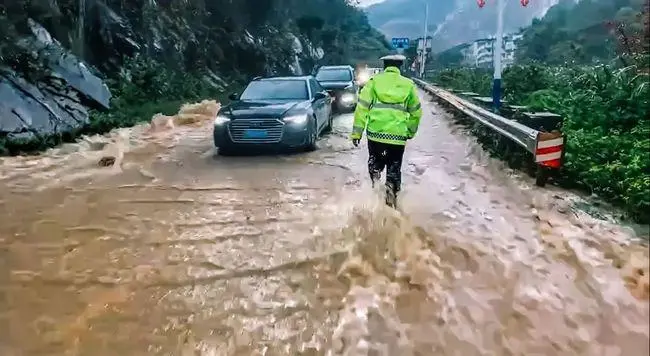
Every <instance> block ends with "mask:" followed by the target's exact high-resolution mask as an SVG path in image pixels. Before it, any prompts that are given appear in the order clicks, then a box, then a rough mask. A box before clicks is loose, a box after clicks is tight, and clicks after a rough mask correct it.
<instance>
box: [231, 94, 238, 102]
mask: <svg viewBox="0 0 650 356" xmlns="http://www.w3.org/2000/svg"><path fill="white" fill-rule="evenodd" d="M228 99H230V100H233V101H235V100H239V94H238V93H232V94H230V95H228Z"/></svg>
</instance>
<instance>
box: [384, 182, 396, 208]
mask: <svg viewBox="0 0 650 356" xmlns="http://www.w3.org/2000/svg"><path fill="white" fill-rule="evenodd" d="M386 205H388V206H390V207H391V208H393V209H396V208H397V192H396V191H395V190H394V189H392V187H389V186H387V187H386Z"/></svg>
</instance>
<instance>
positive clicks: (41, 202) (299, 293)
mask: <svg viewBox="0 0 650 356" xmlns="http://www.w3.org/2000/svg"><path fill="white" fill-rule="evenodd" d="M422 95H423V94H422ZM217 108H218V106H217V105H215V103H209V102H205V103H203V104H200V105H196V106H189V107H186V108H185V109H184V110H183V111H182V113H181V114H180V115H178V116H177V117H175V118H173V119H172V118H165V117H158V118H156V120H155V123H156V125H154V127H153V129H150V128H148V127H144V126H143V127H136V128H133V129H124V130H117V131H114V132H113V133H111V134H110V135H106V136H105V137H92V138H88V139H86V140H85V141H83V142H80V143H79V144H74V145H66V146H63V147H61V148H57V149H54V150H51V151H49V152H47V153H46V154H43V155H41V156H37V157H12V158H3V159H2V161H0V163H1V165H0V187H1V188H0V219H1V220H0V288H2V289H1V293H0V354H2V355H8V356H9V355H111V356H112V355H119V354H122V355H183V356H184V355H386V356H393V355H463V356H470V355H590V356H591V355H625V356H635V355H647V354H648V352H649V351H650V350H649V346H648V345H649V342H650V340H649V326H648V324H649V322H650V321H649V306H648V294H649V290H648V289H649V287H648V250H647V247H646V246H643V245H641V244H639V243H635V242H631V241H632V240H631V239H630V237H629V236H628V235H629V232H628V231H627V230H626V229H623V228H621V227H618V226H615V225H613V224H611V223H605V222H602V221H597V220H594V219H592V218H589V217H588V216H586V215H585V214H582V213H581V212H580V211H578V210H576V209H572V208H571V206H570V205H569V203H568V201H569V198H570V197H571V195H570V194H569V193H566V192H561V191H559V190H558V191H554V190H553V189H552V188H549V189H545V190H539V189H536V188H534V187H531V182H530V181H529V180H528V179H527V178H522V177H518V176H516V175H514V174H512V173H509V171H508V170H507V169H505V168H504V167H503V165H501V164H500V163H499V162H496V161H493V160H491V159H489V158H487V157H484V155H483V154H482V151H481V150H480V149H479V148H477V146H476V145H475V144H474V143H473V142H472V141H471V140H470V139H469V138H467V137H466V136H465V135H464V134H462V133H458V132H455V130H456V129H455V128H453V127H452V126H450V124H449V123H448V121H447V117H446V116H445V114H444V113H442V112H441V111H440V109H439V108H437V107H435V106H434V104H432V103H424V112H425V116H424V118H423V119H422V124H421V128H420V132H419V134H418V136H417V138H416V139H415V140H414V141H413V142H412V143H410V145H409V146H408V148H407V154H406V157H405V162H404V165H403V171H404V181H405V183H404V184H405V186H404V192H403V194H402V196H401V201H400V210H401V212H396V211H392V210H390V209H387V208H385V207H384V206H382V204H380V200H381V199H378V194H377V193H376V192H373V191H372V190H371V188H370V187H369V185H368V183H367V177H366V173H365V160H366V158H367V154H366V152H365V148H364V147H362V148H361V149H354V148H353V147H352V146H351V144H350V143H349V142H348V141H347V139H346V138H345V137H346V135H347V133H348V132H349V129H350V127H351V115H342V116H340V117H338V118H337V121H336V127H335V130H334V133H333V134H331V135H329V136H327V137H326V138H324V139H323V140H322V141H321V142H320V149H319V150H318V151H316V152H312V153H309V154H293V155H276V156H268V155H267V156H262V157H220V156H216V155H215V154H214V150H213V149H212V142H211V138H210V125H211V120H210V117H211V116H212V115H214V112H215V110H216V109H217ZM100 161H101V164H98V162H100Z"/></svg>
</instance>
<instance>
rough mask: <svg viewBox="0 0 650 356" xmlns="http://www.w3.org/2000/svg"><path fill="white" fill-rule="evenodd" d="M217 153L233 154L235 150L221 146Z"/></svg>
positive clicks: (223, 154)
mask: <svg viewBox="0 0 650 356" xmlns="http://www.w3.org/2000/svg"><path fill="white" fill-rule="evenodd" d="M217 154H218V155H219V156H232V154H233V151H232V149H229V148H226V147H219V149H218V151H217Z"/></svg>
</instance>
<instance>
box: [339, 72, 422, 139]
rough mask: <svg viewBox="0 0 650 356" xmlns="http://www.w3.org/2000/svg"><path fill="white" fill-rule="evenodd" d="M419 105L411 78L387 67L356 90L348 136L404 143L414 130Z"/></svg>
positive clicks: (418, 121) (416, 124) (420, 110)
mask: <svg viewBox="0 0 650 356" xmlns="http://www.w3.org/2000/svg"><path fill="white" fill-rule="evenodd" d="M421 117H422V108H421V107H420V100H419V99H418V95H417V90H416V88H415V84H414V83H413V81H412V80H410V79H408V78H405V77H403V76H402V75H401V74H400V71H399V69H397V68H396V67H388V68H386V70H384V72H383V73H379V74H377V75H375V76H374V77H372V78H371V79H370V80H369V81H368V82H367V83H366V85H365V86H364V87H363V89H362V90H361V93H359V101H358V102H357V108H356V110H355V111H354V125H353V127H352V135H351V138H352V139H361V136H362V135H363V132H364V131H366V132H367V135H368V139H369V140H372V141H376V142H383V143H388V144H393V145H405V144H406V141H407V140H409V139H411V138H413V137H414V136H415V133H416V132H417V131H418V126H419V124H420V118H421Z"/></svg>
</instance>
